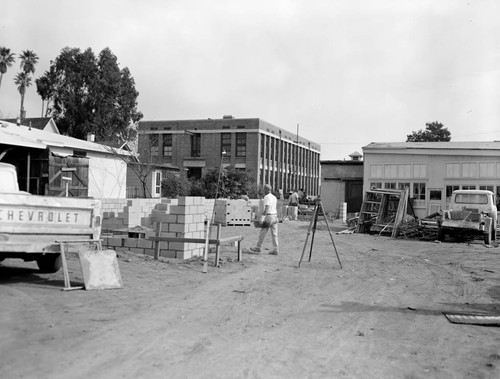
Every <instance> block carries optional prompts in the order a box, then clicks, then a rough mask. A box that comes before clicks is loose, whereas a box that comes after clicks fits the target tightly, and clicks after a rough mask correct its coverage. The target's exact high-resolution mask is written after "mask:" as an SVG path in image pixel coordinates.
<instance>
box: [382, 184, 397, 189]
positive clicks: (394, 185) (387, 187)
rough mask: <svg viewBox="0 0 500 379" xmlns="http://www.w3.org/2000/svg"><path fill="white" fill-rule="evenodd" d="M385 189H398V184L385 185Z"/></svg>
mask: <svg viewBox="0 0 500 379" xmlns="http://www.w3.org/2000/svg"><path fill="white" fill-rule="evenodd" d="M384 188H385V189H396V183H384Z"/></svg>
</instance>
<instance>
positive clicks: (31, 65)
mask: <svg viewBox="0 0 500 379" xmlns="http://www.w3.org/2000/svg"><path fill="white" fill-rule="evenodd" d="M19 58H20V59H21V64H20V67H21V72H20V73H18V74H17V75H16V77H15V78H14V83H16V85H17V86H18V87H17V89H18V91H19V93H20V94H21V109H20V111H19V118H20V119H21V120H22V119H23V118H25V117H26V111H25V110H24V96H25V95H26V89H27V88H28V87H29V86H31V76H30V75H31V74H34V73H35V65H36V64H37V63H38V55H36V53H34V52H33V51H31V50H24V51H23V53H22V54H19Z"/></svg>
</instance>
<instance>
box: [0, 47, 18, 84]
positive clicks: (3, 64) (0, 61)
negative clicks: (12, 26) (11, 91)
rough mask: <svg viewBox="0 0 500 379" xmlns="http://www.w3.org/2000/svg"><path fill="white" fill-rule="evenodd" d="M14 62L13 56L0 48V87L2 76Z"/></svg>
mask: <svg viewBox="0 0 500 379" xmlns="http://www.w3.org/2000/svg"><path fill="white" fill-rule="evenodd" d="M15 61H16V58H15V54H14V53H11V52H10V49H8V48H6V47H0V86H1V85H2V77H3V74H5V73H6V72H7V69H8V68H9V67H10V66H12V64H13V63H14V62H15Z"/></svg>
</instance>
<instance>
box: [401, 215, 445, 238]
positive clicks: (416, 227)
mask: <svg viewBox="0 0 500 379" xmlns="http://www.w3.org/2000/svg"><path fill="white" fill-rule="evenodd" d="M399 237H400V238H413V239H418V240H421V241H433V240H436V239H437V228H434V227H432V226H428V225H425V224H422V223H419V222H418V220H415V219H412V220H405V221H403V223H402V224H401V225H400V227H399Z"/></svg>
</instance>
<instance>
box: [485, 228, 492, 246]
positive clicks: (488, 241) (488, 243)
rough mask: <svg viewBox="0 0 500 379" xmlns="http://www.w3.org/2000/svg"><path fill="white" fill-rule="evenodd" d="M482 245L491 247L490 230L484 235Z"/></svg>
mask: <svg viewBox="0 0 500 379" xmlns="http://www.w3.org/2000/svg"><path fill="white" fill-rule="evenodd" d="M484 243H485V244H486V245H491V229H490V230H489V231H488V233H485V234H484Z"/></svg>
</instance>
